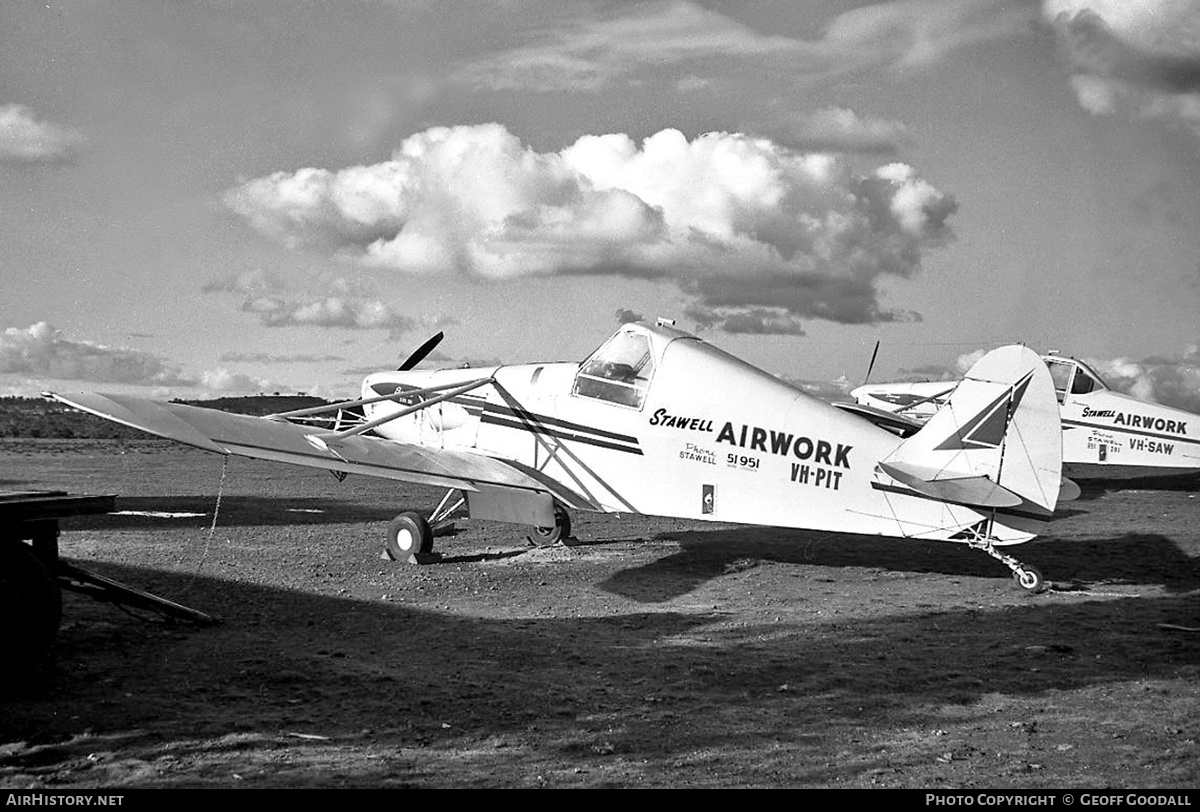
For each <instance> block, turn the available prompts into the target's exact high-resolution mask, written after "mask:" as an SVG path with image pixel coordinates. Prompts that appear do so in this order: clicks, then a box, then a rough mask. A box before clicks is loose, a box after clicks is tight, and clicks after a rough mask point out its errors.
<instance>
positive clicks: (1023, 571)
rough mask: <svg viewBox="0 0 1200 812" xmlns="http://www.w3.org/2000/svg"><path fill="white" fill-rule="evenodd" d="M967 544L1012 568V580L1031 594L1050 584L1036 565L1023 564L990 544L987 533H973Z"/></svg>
mask: <svg viewBox="0 0 1200 812" xmlns="http://www.w3.org/2000/svg"><path fill="white" fill-rule="evenodd" d="M967 544H968V545H970V546H971V547H973V548H975V549H976V550H982V551H983V552H985V553H987V554H988V555H990V556H991V557H992V558H994V559H996V560H997V561H999V562H1000V563H1001V564H1003V565H1004V566H1006V567H1008V568H1009V569H1010V570H1012V574H1013V580H1014V581H1016V582H1017V586H1019V587H1021V589H1024V590H1026V591H1028V592H1030V593H1031V594H1037V593H1039V592H1045V591H1046V590H1047V589H1049V587H1050V585H1049V584H1048V583H1046V579H1045V578H1043V577H1042V573H1041V572H1040V571H1039V570H1038V569H1037V567H1031V566H1030V565H1028V564H1023V563H1022V562H1020V561H1018V560H1017V559H1015V558H1013V557H1012V556H1011V555H1008V554H1006V553H1002V552H1000V551H999V550H997V549H996V546H995V545H994V544H992V539H991V537H990V536H989V535H984V534H982V533H976V534H974V538H972V539H970V540H968V541H967Z"/></svg>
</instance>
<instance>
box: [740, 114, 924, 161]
mask: <svg viewBox="0 0 1200 812" xmlns="http://www.w3.org/2000/svg"><path fill="white" fill-rule="evenodd" d="M755 131H756V132H757V133H759V134H761V135H764V136H767V137H769V138H770V139H771V140H772V141H774V142H775V143H776V144H779V145H780V146H784V147H788V148H790V149H795V150H801V151H805V152H850V153H864V154H882V155H890V154H893V153H895V152H896V151H897V149H899V147H900V145H901V144H902V143H903V142H904V140H905V139H906V138H907V134H908V128H907V127H906V126H905V125H904V123H903V122H901V121H895V120H891V119H884V118H863V117H861V116H859V115H858V114H857V113H855V112H854V111H853V110H847V109H845V108H843V107H827V108H825V109H822V110H817V111H816V112H813V113H797V114H794V115H792V116H790V117H788V118H786V119H783V120H780V121H775V122H772V123H770V124H766V125H762V126H758V127H756V128H755Z"/></svg>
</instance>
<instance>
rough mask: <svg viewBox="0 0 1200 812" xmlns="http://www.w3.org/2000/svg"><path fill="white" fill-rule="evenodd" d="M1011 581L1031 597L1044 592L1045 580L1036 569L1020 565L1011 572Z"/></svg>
mask: <svg viewBox="0 0 1200 812" xmlns="http://www.w3.org/2000/svg"><path fill="white" fill-rule="evenodd" d="M1013 580H1014V581H1016V582H1017V586H1019V587H1021V589H1024V590H1025V591H1027V592H1029V593H1030V594H1033V595H1036V594H1037V593H1039V592H1044V591H1045V590H1046V579H1045V578H1043V577H1042V573H1041V572H1040V571H1039V570H1038V569H1037V567H1031V566H1029V565H1028V564H1022V565H1021V566H1020V567H1019V568H1017V569H1015V570H1013Z"/></svg>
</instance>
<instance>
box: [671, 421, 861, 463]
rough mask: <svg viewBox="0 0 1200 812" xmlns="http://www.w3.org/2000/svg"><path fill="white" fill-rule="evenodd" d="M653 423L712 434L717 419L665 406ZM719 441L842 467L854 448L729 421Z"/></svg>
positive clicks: (847, 461)
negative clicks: (677, 411)
mask: <svg viewBox="0 0 1200 812" xmlns="http://www.w3.org/2000/svg"><path fill="white" fill-rule="evenodd" d="M650 425H651V426H663V427H666V428H677V429H685V430H687V431H703V432H709V433H711V432H712V431H713V426H714V422H713V421H712V420H708V419H706V418H703V417H689V416H687V415H674V414H670V413H669V412H667V410H666V409H658V410H657V411H655V412H654V414H653V415H651V417H650ZM716 441H717V442H718V443H728V444H729V445H732V446H737V447H738V448H745V449H748V450H750V451H762V452H764V453H769V454H779V455H780V456H784V457H795V458H796V459H798V460H805V461H808V460H811V461H812V462H815V463H821V464H823V465H832V466H835V467H840V468H849V467H850V449H852V448H853V446H849V445H845V444H843V443H831V442H829V441H828V440H820V439H813V438H811V437H806V436H804V435H803V434H794V433H792V432H786V431H776V430H775V429H764V428H760V427H759V426H749V425H746V424H744V423H743V424H740V425H734V424H733V423H731V422H728V421H727V422H726V423H725V425H723V426H722V427H721V430H720V431H718V432H717V440H716Z"/></svg>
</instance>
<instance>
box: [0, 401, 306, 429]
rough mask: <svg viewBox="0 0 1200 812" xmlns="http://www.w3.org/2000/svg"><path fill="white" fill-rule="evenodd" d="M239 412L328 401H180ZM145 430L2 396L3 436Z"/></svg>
mask: <svg viewBox="0 0 1200 812" xmlns="http://www.w3.org/2000/svg"><path fill="white" fill-rule="evenodd" d="M172 402H174V403H186V404H188V405H191V406H203V407H205V408H209V409H219V410H221V411H225V412H236V413H238V414H251V415H267V414H275V413H277V412H286V411H290V410H292V409H306V408H308V407H310V406H321V405H324V404H326V403H327V402H328V401H325V400H322V399H321V398H317V397H312V396H310V395H251V396H247V397H227V398H214V399H212V400H176V401H172ZM147 436H148V435H147V434H146V433H145V432H141V431H138V430H136V429H131V428H128V427H126V426H122V425H120V424H119V423H113V422H111V421H109V420H104V419H102V418H99V417H96V416H95V415H91V414H87V413H86V412H81V411H78V410H77V409H72V408H70V407H68V406H64V405H63V404H61V403H59V402H58V401H53V400H47V399H46V398H20V397H14V398H0V437H28V438H48V439H60V440H71V439H76V440H79V439H92V440H119V439H138V438H144V437H147Z"/></svg>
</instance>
